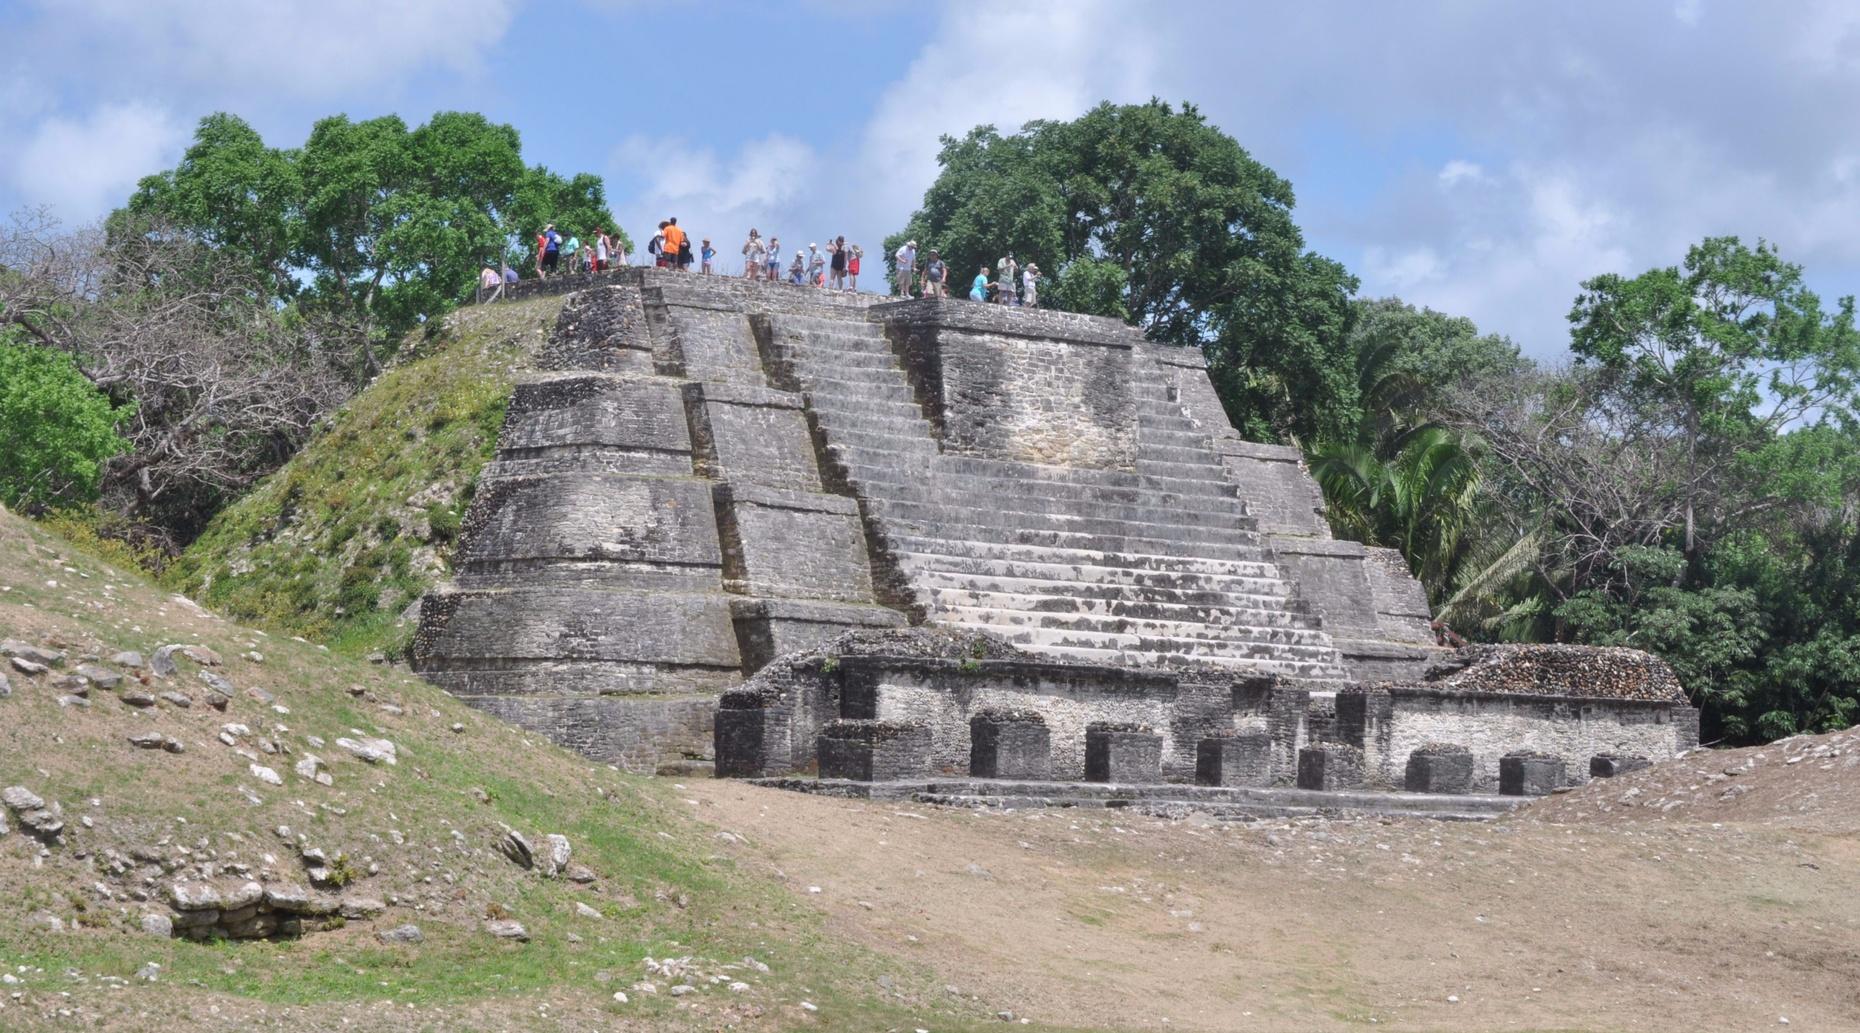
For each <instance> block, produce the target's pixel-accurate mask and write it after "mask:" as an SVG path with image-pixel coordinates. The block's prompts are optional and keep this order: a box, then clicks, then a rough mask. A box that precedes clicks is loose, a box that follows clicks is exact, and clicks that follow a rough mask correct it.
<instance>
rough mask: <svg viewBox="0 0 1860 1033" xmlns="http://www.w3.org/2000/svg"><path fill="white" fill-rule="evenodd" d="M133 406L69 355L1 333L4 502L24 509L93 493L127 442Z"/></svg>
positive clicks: (0, 497) (0, 485) (0, 489)
mask: <svg viewBox="0 0 1860 1033" xmlns="http://www.w3.org/2000/svg"><path fill="white" fill-rule="evenodd" d="M127 416H128V412H127V411H124V410H120V409H117V408H115V407H113V406H111V404H110V400H109V399H107V398H105V397H104V396H103V394H102V393H100V392H99V391H98V390H97V389H96V388H95V387H93V386H91V383H90V381H88V380H86V379H85V378H84V374H82V373H80V372H78V369H77V365H76V364H75V363H73V362H72V361H71V357H70V356H68V355H63V354H60V353H58V352H55V351H52V350H50V349H46V348H40V347H37V346H35V345H31V344H27V343H25V342H23V341H21V340H18V334H17V332H15V331H7V332H5V333H0V501H4V502H5V503H6V504H7V505H8V506H12V507H15V508H17V507H21V506H32V505H50V504H55V503H65V502H78V501H87V500H90V499H94V498H96V496H97V484H98V481H99V480H100V479H101V477H102V475H103V466H104V463H106V462H107V461H108V460H110V459H111V458H112V457H114V456H117V455H120V454H121V453H122V452H123V451H125V450H126V449H127V448H128V447H129V443H128V442H127V441H125V440H123V438H122V437H121V436H120V435H118V434H117V433H116V428H117V425H118V424H119V423H120V422H121V421H122V420H124V419H125V418H127Z"/></svg>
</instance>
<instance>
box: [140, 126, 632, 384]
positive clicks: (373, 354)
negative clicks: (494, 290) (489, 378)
mask: <svg viewBox="0 0 1860 1033" xmlns="http://www.w3.org/2000/svg"><path fill="white" fill-rule="evenodd" d="M132 216H133V218H132ZM548 221H554V222H556V223H557V224H558V225H559V226H561V227H563V228H564V229H566V230H570V231H571V232H573V231H579V232H586V231H588V230H592V229H593V228H595V227H597V226H600V227H607V228H609V229H610V230H611V229H614V228H616V224H615V222H614V219H613V215H612V213H610V212H609V211H608V210H607V205H606V199H605V196H604V193H603V191H602V187H601V182H600V180H599V178H598V177H595V176H591V175H587V174H580V175H576V176H573V177H570V178H568V179H563V178H562V177H561V176H559V175H557V174H555V173H552V172H549V171H548V170H547V169H543V168H541V167H535V168H530V167H526V166H525V165H524V164H523V160H522V151H521V141H520V139H519V137H518V135H517V131H516V130H515V129H513V128H511V127H510V126H508V125H499V124H495V123H492V122H490V121H488V120H487V119H485V118H484V117H483V116H482V115H476V114H470V113H465V112H441V113H439V114H436V115H434V116H433V117H432V119H431V120H430V121H428V122H427V123H426V124H425V125H422V126H418V127H416V128H412V129H409V128H408V127H407V125H406V123H405V122H403V121H402V120H401V119H400V118H399V117H397V116H393V115H389V116H384V117H381V118H374V119H369V120H366V121H361V122H356V121H351V120H350V119H349V118H347V117H346V116H342V115H336V116H332V117H330V118H325V119H322V120H320V121H319V122H317V123H316V125H315V126H314V127H313V128H312V129H311V131H310V136H309V139H308V140H306V141H305V142H304V145H303V146H302V147H300V148H295V149H278V148H271V147H267V146H266V145H265V144H264V142H263V141H262V140H261V139H260V138H259V136H258V134H257V133H256V132H255V131H253V130H252V128H251V127H250V126H249V125H247V124H245V123H244V122H242V121H240V120H239V119H238V118H236V117H234V116H232V115H227V114H215V115H211V116H208V117H207V118H205V119H203V120H202V121H201V123H200V127H199V129H198V130H197V131H196V133H195V137H194V142H193V145H192V146H190V147H189V148H188V150H187V152H186V154H185V155H184V156H183V157H182V160H181V163H180V164H179V165H177V166H176V167H175V168H174V169H171V170H169V171H167V172H163V173H160V174H158V175H155V176H150V177H148V178H146V179H144V180H143V181H142V183H141V184H140V185H139V187H138V188H137V191H136V193H135V195H134V196H133V197H132V198H131V199H130V202H129V205H128V206H127V210H126V211H125V212H122V213H118V215H117V216H115V217H113V219H112V227H113V228H114V229H115V231H116V232H117V233H118V234H119V235H120V234H124V233H133V232H135V231H136V228H137V227H139V226H144V225H149V224H151V223H156V224H161V225H164V226H172V227H176V228H179V229H181V230H183V231H185V232H188V233H190V234H192V235H194V236H195V237H197V238H198V239H200V240H201V241H203V242H205V243H207V244H209V245H211V247H212V248H213V254H214V260H215V261H238V262H245V263H249V264H250V265H251V266H252V267H253V268H255V269H260V270H263V271H265V272H266V273H267V274H268V276H269V277H270V282H271V284H272V289H273V292H274V300H275V301H276V302H278V303H279V304H285V305H290V306H293V307H295V308H296V309H298V310H301V311H302V312H304V313H306V314H309V315H311V316H313V317H314V318H316V319H317V320H319V321H320V322H321V323H322V324H324V325H326V326H330V327H339V328H341V327H346V328H347V334H348V336H349V337H350V338H351V339H352V341H353V343H354V357H353V362H352V369H351V373H350V375H351V377H352V378H353V379H354V380H355V381H358V382H359V381H361V380H364V379H366V378H367V377H369V376H372V375H373V374H374V373H375V372H377V371H378V370H379V369H380V366H381V362H382V360H383V359H384V358H385V357H386V355H387V353H388V351H389V350H390V348H391V347H392V344H393V342H394V341H396V340H398V339H399V338H400V337H401V336H402V335H403V334H405V333H406V332H407V331H408V330H409V329H411V328H413V327H414V326H417V325H419V324H420V323H421V322H424V321H425V320H428V319H431V318H433V317H434V316H437V315H440V314H443V313H444V312H445V311H446V310H448V309H449V308H451V307H452V306H453V305H456V304H458V303H459V302H461V301H463V300H464V299H466V298H468V297H469V296H470V295H471V292H472V289H473V286H474V284H475V283H476V279H477V272H478V270H479V268H481V267H482V266H483V265H486V264H496V263H497V261H498V260H499V259H500V258H506V259H511V260H514V261H513V264H518V265H520V266H521V265H524V264H526V263H523V262H521V258H522V256H523V255H524V254H526V252H527V241H528V240H529V239H530V238H531V236H532V235H533V234H534V233H535V232H536V231H537V230H539V229H540V228H541V227H542V225H543V223H545V222H548Z"/></svg>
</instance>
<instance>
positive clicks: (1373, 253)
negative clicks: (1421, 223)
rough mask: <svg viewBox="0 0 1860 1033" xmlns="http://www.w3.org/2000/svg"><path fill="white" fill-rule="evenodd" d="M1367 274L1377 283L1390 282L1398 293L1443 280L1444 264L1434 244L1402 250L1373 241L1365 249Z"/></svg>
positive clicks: (1366, 275) (1365, 272)
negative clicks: (1441, 278)
mask: <svg viewBox="0 0 1860 1033" xmlns="http://www.w3.org/2000/svg"><path fill="white" fill-rule="evenodd" d="M1363 266H1364V268H1363V275H1364V276H1365V277H1367V278H1368V279H1370V280H1372V281H1375V282H1377V283H1386V284H1388V285H1389V287H1390V288H1391V289H1392V290H1394V291H1396V292H1409V291H1411V289H1412V288H1415V287H1418V286H1420V285H1422V284H1425V283H1429V282H1432V281H1434V280H1438V279H1440V276H1441V273H1442V272H1443V271H1444V267H1443V265H1442V263H1441V261H1440V256H1439V255H1438V254H1436V253H1435V252H1434V249H1433V248H1431V247H1417V248H1410V249H1408V250H1405V251H1401V252H1399V253H1396V252H1391V251H1390V250H1389V249H1388V248H1385V247H1381V246H1380V245H1375V244H1372V245H1370V246H1369V247H1367V248H1364V249H1363Z"/></svg>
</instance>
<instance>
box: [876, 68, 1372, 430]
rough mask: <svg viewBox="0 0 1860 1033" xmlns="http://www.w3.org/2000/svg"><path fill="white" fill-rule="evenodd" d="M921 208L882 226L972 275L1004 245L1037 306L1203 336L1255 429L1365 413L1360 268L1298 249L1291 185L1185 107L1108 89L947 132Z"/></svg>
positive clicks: (1182, 339)
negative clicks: (1076, 102)
mask: <svg viewBox="0 0 1860 1033" xmlns="http://www.w3.org/2000/svg"><path fill="white" fill-rule="evenodd" d="M938 162H939V164H940V165H941V166H942V171H941V173H940V174H939V175H938V176H937V179H936V181H935V182H934V183H933V184H931V186H930V189H929V190H928V191H926V192H925V194H924V200H923V206H922V208H920V209H919V210H918V211H917V212H916V213H914V214H913V215H912V216H911V218H910V221H909V222H908V223H907V224H906V225H905V227H904V228H903V229H902V230H900V231H899V232H898V233H895V234H893V235H892V236H891V237H889V238H887V240H886V242H885V250H886V254H887V259H886V261H887V262H888V263H893V264H894V272H895V262H894V258H893V257H892V256H894V255H895V252H896V250H897V248H898V247H899V246H900V245H901V244H902V243H903V242H904V241H905V240H907V239H914V240H916V241H917V242H918V243H919V245H920V246H921V247H922V248H924V249H928V248H932V247H934V248H937V249H938V250H939V251H940V252H941V254H942V257H943V258H944V259H945V261H947V262H948V263H949V264H950V268H951V269H953V270H955V271H956V272H957V273H958V274H963V275H966V274H967V272H968V271H969V270H972V269H975V268H976V267H978V266H979V265H982V264H984V263H986V264H988V265H989V266H990V268H993V267H994V264H995V262H996V261H997V260H998V259H999V258H1000V257H1002V256H1003V255H1006V254H1008V253H1009V252H1012V253H1013V254H1014V255H1015V256H1016V257H1017V258H1018V259H1019V260H1020V261H1023V262H1025V261H1028V260H1033V261H1036V262H1038V263H1039V264H1040V265H1041V267H1042V271H1043V272H1044V273H1045V274H1046V276H1047V282H1046V284H1045V287H1044V289H1043V291H1042V298H1043V299H1044V300H1045V303H1047V304H1049V305H1051V306H1053V307H1056V308H1062V309H1068V310H1071V311H1075V312H1086V313H1092V314H1096V315H1105V316H1115V317H1117V318H1120V319H1126V320H1130V321H1132V322H1134V323H1136V324H1137V325H1138V326H1141V327H1142V328H1143V329H1144V331H1145V332H1146V333H1147V334H1148V335H1149V336H1150V337H1151V338H1152V339H1154V340H1158V341H1165V342H1169V343H1172V344H1179V345H1188V346H1198V347H1201V348H1203V349H1204V350H1205V351H1206V353H1207V355H1208V358H1209V360H1210V365H1211V372H1212V374H1213V375H1214V378H1215V384H1216V387H1217V388H1218V389H1219V390H1220V392H1221V396H1222V400H1223V402H1224V403H1225V404H1226V405H1227V408H1228V411H1229V414H1230V415H1231V416H1232V417H1233V418H1234V422H1235V423H1236V424H1237V425H1238V426H1240V427H1241V429H1242V430H1244V431H1246V432H1247V433H1249V434H1251V435H1254V436H1256V437H1262V438H1267V437H1270V438H1280V437H1287V436H1290V437H1296V438H1299V439H1302V440H1306V441H1310V440H1315V439H1316V438H1317V437H1319V436H1320V435H1321V434H1323V433H1326V432H1331V431H1336V430H1339V429H1341V428H1344V427H1347V426H1349V425H1350V424H1352V423H1353V422H1354V421H1355V419H1356V416H1357V410H1356V404H1357V394H1356V391H1357V384H1356V369H1355V364H1354V362H1353V360H1352V356H1351V352H1350V345H1349V342H1348V340H1347V330H1348V326H1349V319H1350V308H1349V296H1350V294H1351V293H1352V292H1353V291H1354V290H1355V289H1356V280H1355V279H1354V278H1353V277H1351V276H1350V274H1349V273H1348V272H1346V271H1345V270H1344V268H1343V266H1341V265H1340V264H1338V263H1336V262H1334V261H1331V260H1329V259H1327V258H1324V257H1322V256H1319V255H1317V254H1314V253H1311V252H1309V251H1307V250H1305V245H1304V237H1303V235H1302V234H1301V233H1300V232H1299V229H1298V226H1297V224H1296V223H1295V222H1294V221H1293V220H1292V206H1293V197H1292V188H1291V184H1290V183H1288V182H1286V181H1285V180H1284V179H1283V178H1281V177H1280V176H1278V175H1277V174H1275V173H1274V172H1273V171H1272V170H1271V169H1269V168H1267V167H1266V166H1265V165H1262V164H1261V163H1259V162H1258V161H1256V160H1254V159H1253V158H1252V156H1250V155H1249V154H1247V152H1246V151H1245V150H1244V149H1243V148H1242V147H1241V146H1240V145H1239V143H1237V142H1236V141H1235V140H1234V139H1233V138H1232V137H1230V136H1228V135H1227V134H1225V133H1223V132H1221V131H1220V130H1219V129H1218V128H1216V127H1214V126H1212V125H1209V124H1208V122H1207V120H1206V119H1205V118H1204V117H1203V116H1202V114H1201V113H1200V111H1198V110H1197V109H1196V108H1195V107H1194V106H1193V105H1183V106H1182V108H1181V109H1180V110H1177V109H1175V108H1173V107H1171V106H1170V105H1169V104H1167V103H1164V102H1162V101H1160V100H1152V101H1150V102H1149V103H1147V104H1131V105H1112V104H1109V103H1106V104H1101V105H1099V106H1098V107H1096V108H1094V109H1093V110H1091V111H1090V112H1088V113H1086V114H1085V115H1084V116H1082V117H1080V118H1078V119H1075V120H1073V121H1070V122H1052V121H1040V122H1030V123H1028V124H1027V125H1026V126H1025V127H1023V129H1022V131H1021V132H1019V133H1017V134H1013V135H1006V136H1004V135H1002V134H1001V133H1000V132H999V131H997V130H996V128H995V127H993V126H979V127H977V128H975V129H973V130H971V131H970V132H969V133H968V134H967V135H966V136H963V137H961V138H959V139H958V138H952V137H945V138H944V139H943V147H942V151H941V153H940V154H939V155H938Z"/></svg>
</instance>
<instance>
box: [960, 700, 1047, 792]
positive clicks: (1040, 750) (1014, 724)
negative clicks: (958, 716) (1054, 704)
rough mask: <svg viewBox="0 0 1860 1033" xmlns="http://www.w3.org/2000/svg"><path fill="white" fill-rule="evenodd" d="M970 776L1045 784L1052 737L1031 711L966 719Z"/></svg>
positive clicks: (990, 713)
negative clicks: (1028, 780)
mask: <svg viewBox="0 0 1860 1033" xmlns="http://www.w3.org/2000/svg"><path fill="white" fill-rule="evenodd" d="M969 774H970V775H972V776H974V777H976V778H1017V779H1032V780H1036V781H1045V780H1046V779H1049V778H1052V777H1053V737H1052V733H1050V732H1048V731H1047V730H1046V720H1045V719H1044V718H1042V717H1041V716H1040V715H1039V714H1036V713H1034V712H1033V711H1031V710H984V711H982V712H981V713H979V714H977V715H975V716H974V717H972V718H970V719H969Z"/></svg>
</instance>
